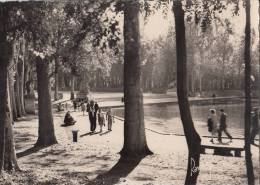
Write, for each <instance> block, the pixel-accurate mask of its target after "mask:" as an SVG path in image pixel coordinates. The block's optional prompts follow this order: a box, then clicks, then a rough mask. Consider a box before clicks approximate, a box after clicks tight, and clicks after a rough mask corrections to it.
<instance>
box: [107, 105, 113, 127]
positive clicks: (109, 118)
mask: <svg viewBox="0 0 260 185" xmlns="http://www.w3.org/2000/svg"><path fill="white" fill-rule="evenodd" d="M106 118H107V126H108V130H109V131H112V122H113V123H115V120H114V116H113V115H112V113H111V108H109V110H108V111H107V114H106Z"/></svg>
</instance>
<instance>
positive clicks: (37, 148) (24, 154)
mask: <svg viewBox="0 0 260 185" xmlns="http://www.w3.org/2000/svg"><path fill="white" fill-rule="evenodd" d="M43 148H45V147H37V146H33V147H31V148H29V149H27V150H25V151H23V152H19V153H17V154H16V156H17V158H21V157H25V156H27V155H31V154H33V153H36V152H38V151H39V150H41V149H43Z"/></svg>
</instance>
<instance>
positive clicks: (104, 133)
mask: <svg viewBox="0 0 260 185" xmlns="http://www.w3.org/2000/svg"><path fill="white" fill-rule="evenodd" d="M109 132H111V130H108V131H106V132H103V133H100V134H99V135H101V136H103V135H106V134H108V133H109Z"/></svg>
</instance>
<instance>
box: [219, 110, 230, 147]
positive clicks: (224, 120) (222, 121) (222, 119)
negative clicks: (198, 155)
mask: <svg viewBox="0 0 260 185" xmlns="http://www.w3.org/2000/svg"><path fill="white" fill-rule="evenodd" d="M219 123H220V125H219V129H218V141H219V142H220V143H222V138H221V136H222V132H224V133H225V134H226V135H227V137H228V138H229V139H230V143H231V142H232V136H231V135H230V134H229V132H228V131H227V114H226V113H225V112H224V109H220V119H219Z"/></svg>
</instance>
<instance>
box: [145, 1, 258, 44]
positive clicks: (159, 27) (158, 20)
mask: <svg viewBox="0 0 260 185" xmlns="http://www.w3.org/2000/svg"><path fill="white" fill-rule="evenodd" d="M169 12H170V11H169ZM222 17H223V18H228V19H229V20H230V21H231V22H232V23H233V28H234V29H233V30H234V32H235V33H236V35H237V36H238V37H240V36H242V35H243V34H244V29H245V9H244V8H242V5H241V7H240V15H239V16H234V17H233V16H232V14H231V11H230V10H227V11H226V12H223V13H222ZM258 22H259V16H258V0H251V26H252V28H253V29H255V31H256V34H257V36H256V38H259V37H258ZM170 24H174V20H173V15H172V14H171V12H170V13H169V15H168V18H167V19H164V18H163V14H162V13H160V12H158V13H156V14H155V15H153V16H151V18H150V19H149V21H148V23H147V24H146V25H144V23H143V22H142V21H141V33H142V34H143V35H144V37H145V38H146V39H154V38H157V37H158V36H159V35H165V34H167V31H168V28H169V25H170Z"/></svg>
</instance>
